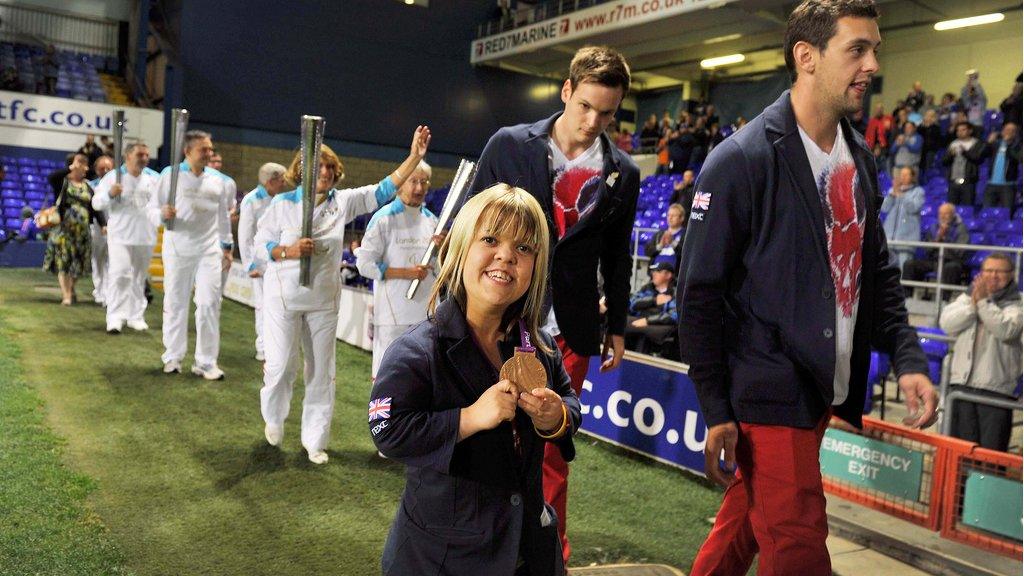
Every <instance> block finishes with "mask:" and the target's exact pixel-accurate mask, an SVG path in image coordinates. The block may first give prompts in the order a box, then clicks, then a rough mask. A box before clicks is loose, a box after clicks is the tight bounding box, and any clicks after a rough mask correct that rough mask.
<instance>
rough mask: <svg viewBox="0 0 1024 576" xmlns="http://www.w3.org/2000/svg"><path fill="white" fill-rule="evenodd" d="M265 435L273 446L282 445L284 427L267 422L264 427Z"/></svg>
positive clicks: (268, 442)
mask: <svg viewBox="0 0 1024 576" xmlns="http://www.w3.org/2000/svg"><path fill="white" fill-rule="evenodd" d="M263 435H264V436H266V437H267V444H270V445H271V446H280V445H281V439H282V438H284V428H283V427H281V426H274V425H273V424H267V425H266V426H264V427H263Z"/></svg>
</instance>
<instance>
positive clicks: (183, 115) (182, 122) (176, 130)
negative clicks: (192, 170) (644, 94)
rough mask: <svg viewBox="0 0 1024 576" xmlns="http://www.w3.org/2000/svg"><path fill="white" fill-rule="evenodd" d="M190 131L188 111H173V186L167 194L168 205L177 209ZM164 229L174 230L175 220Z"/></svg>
mask: <svg viewBox="0 0 1024 576" xmlns="http://www.w3.org/2000/svg"><path fill="white" fill-rule="evenodd" d="M187 130H188V110H186V109H184V108H175V109H173V110H171V184H170V189H169V190H168V192H167V203H168V204H170V205H171V207H175V200H176V199H177V196H178V174H180V173H181V157H182V155H183V154H184V153H185V152H184V151H185V132H186V131H187ZM164 228H166V229H167V230H174V218H171V219H170V220H168V221H167V222H165V223H164Z"/></svg>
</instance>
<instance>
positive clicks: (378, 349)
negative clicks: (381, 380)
mask: <svg viewBox="0 0 1024 576" xmlns="http://www.w3.org/2000/svg"><path fill="white" fill-rule="evenodd" d="M413 326H415V324H387V325H384V326H381V325H378V324H374V325H373V364H372V367H371V368H370V377H371V378H376V377H377V370H378V369H379V368H380V361H381V360H382V359H383V358H384V353H385V352H387V350H388V346H391V343H392V342H394V341H395V340H398V337H399V336H401V335H402V334H405V333H406V332H407V331H408V330H409V329H410V328H412V327H413Z"/></svg>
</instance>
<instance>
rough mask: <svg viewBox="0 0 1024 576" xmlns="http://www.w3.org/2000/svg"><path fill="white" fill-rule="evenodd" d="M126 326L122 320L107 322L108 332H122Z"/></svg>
mask: <svg viewBox="0 0 1024 576" xmlns="http://www.w3.org/2000/svg"><path fill="white" fill-rule="evenodd" d="M123 328H124V324H123V323H121V322H107V334H120V333H121V330H122V329H123Z"/></svg>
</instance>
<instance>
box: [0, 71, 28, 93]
mask: <svg viewBox="0 0 1024 576" xmlns="http://www.w3.org/2000/svg"><path fill="white" fill-rule="evenodd" d="M0 90H8V91H11V92H23V91H24V90H25V84H24V83H23V82H22V81H21V78H20V77H19V76H18V69H17V68H15V67H14V66H8V67H7V68H4V73H3V76H0Z"/></svg>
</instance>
